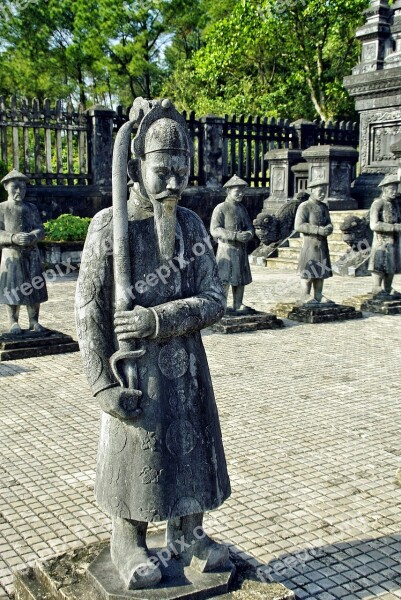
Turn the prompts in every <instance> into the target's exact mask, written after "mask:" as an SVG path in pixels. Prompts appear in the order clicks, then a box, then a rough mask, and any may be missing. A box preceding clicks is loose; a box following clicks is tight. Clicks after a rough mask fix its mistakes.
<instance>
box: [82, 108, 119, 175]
mask: <svg viewBox="0 0 401 600" xmlns="http://www.w3.org/2000/svg"><path fill="white" fill-rule="evenodd" d="M86 114H87V116H88V120H89V132H88V163H89V169H88V171H89V174H90V175H91V177H92V181H91V183H92V185H97V186H101V187H107V186H111V165H112V160H113V118H114V116H115V112H114V110H111V109H109V108H105V107H104V106H100V105H96V106H93V107H92V108H89V109H88V110H87V111H86Z"/></svg>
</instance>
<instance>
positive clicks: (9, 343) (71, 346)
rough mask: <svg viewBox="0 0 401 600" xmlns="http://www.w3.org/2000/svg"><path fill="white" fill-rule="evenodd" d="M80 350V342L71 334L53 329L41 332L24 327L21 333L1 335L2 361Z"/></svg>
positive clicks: (0, 357)
mask: <svg viewBox="0 0 401 600" xmlns="http://www.w3.org/2000/svg"><path fill="white" fill-rule="evenodd" d="M78 350H79V346H78V342H75V341H74V340H73V338H72V337H71V336H70V335H66V334H65V333H61V332H60V331H53V330H51V329H46V330H45V331H42V332H40V333H34V332H33V331H29V330H27V329H24V330H23V331H22V333H21V334H20V335H15V334H11V333H3V334H1V335H0V361H4V360H18V359H20V358H32V357H34V356H48V355H50V354H64V353H65V352H78Z"/></svg>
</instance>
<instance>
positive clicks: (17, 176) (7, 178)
mask: <svg viewBox="0 0 401 600" xmlns="http://www.w3.org/2000/svg"><path fill="white" fill-rule="evenodd" d="M13 179H20V180H21V181H29V177H27V176H26V175H24V174H23V173H20V172H19V171H17V169H13V170H12V171H10V172H9V173H7V175H6V176H5V177H3V179H2V180H1V183H3V184H6V183H8V182H9V181H12V180H13Z"/></svg>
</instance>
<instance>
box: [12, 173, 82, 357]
mask: <svg viewBox="0 0 401 600" xmlns="http://www.w3.org/2000/svg"><path fill="white" fill-rule="evenodd" d="M28 181H29V178H28V177H26V176H25V175H24V174H23V173H20V172H19V171H17V170H16V169H13V170H12V171H10V172H9V173H8V174H7V175H6V176H5V177H3V179H2V180H1V183H3V185H4V187H5V189H6V191H7V195H8V198H7V200H6V201H5V202H2V203H0V248H1V261H0V304H3V305H4V306H5V308H6V311H7V317H8V327H9V329H8V332H7V333H4V334H2V335H0V360H2V361H3V360H13V359H18V358H27V357H32V356H41V355H44V354H58V353H60V352H71V351H76V350H77V349H78V347H77V344H76V342H74V341H73V339H72V338H71V337H70V336H66V335H64V334H62V333H60V332H55V331H49V330H47V329H45V328H44V327H43V326H42V325H41V324H40V323H39V311H40V305H41V304H42V302H46V300H47V299H48V296H47V288H46V277H45V273H44V269H43V265H42V262H41V259H40V254H39V249H38V246H37V243H38V241H40V240H42V239H43V238H44V237H45V230H44V228H43V224H42V221H41V219H40V216H39V211H38V209H37V208H36V206H35V205H34V204H31V203H29V202H25V201H24V198H25V194H26V185H27V182H28ZM21 306H26V309H27V313H28V319H29V329H28V330H23V329H22V328H21V326H20V323H19V316H20V309H21Z"/></svg>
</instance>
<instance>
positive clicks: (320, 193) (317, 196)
mask: <svg viewBox="0 0 401 600" xmlns="http://www.w3.org/2000/svg"><path fill="white" fill-rule="evenodd" d="M326 190H327V185H317V186H316V187H313V188H312V189H311V198H312V199H314V200H320V202H322V201H323V200H324V199H325V197H326Z"/></svg>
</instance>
